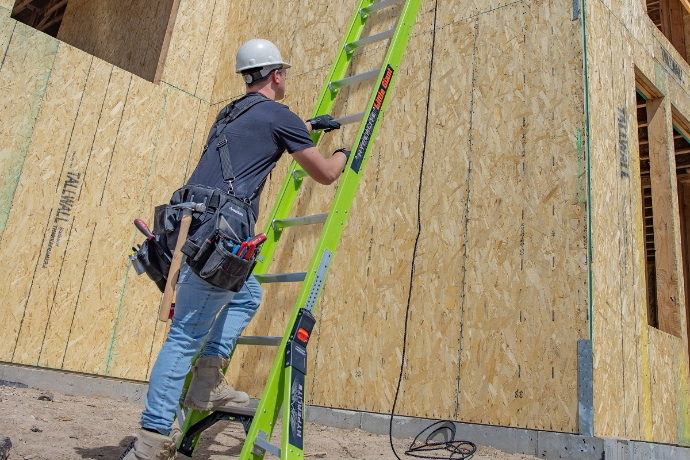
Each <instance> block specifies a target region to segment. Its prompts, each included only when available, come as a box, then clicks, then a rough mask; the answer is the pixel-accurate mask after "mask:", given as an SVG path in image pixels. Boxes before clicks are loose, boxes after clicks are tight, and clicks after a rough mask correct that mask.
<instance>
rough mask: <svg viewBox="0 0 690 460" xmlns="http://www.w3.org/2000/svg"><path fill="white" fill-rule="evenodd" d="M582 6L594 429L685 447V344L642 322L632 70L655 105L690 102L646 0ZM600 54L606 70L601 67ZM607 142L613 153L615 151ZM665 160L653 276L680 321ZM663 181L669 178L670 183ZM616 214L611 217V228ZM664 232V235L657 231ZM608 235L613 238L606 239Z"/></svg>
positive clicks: (663, 132)
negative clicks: (589, 193) (586, 81)
mask: <svg viewBox="0 0 690 460" xmlns="http://www.w3.org/2000/svg"><path fill="white" fill-rule="evenodd" d="M608 7H610V8H611V11H609V10H608ZM587 8H588V9H587V21H588V23H587V35H588V54H589V55H588V66H589V69H590V73H589V83H590V86H589V90H590V101H589V108H590V120H591V121H590V125H591V139H590V142H591V148H592V150H591V154H592V158H591V161H592V167H591V174H592V213H593V216H592V249H593V266H592V269H593V275H594V277H593V286H592V289H593V293H594V317H593V326H594V336H593V342H594V347H595V433H596V434H598V435H603V436H625V437H630V438H634V439H645V440H655V441H657V440H660V439H667V440H668V439H673V441H668V442H679V443H681V444H687V443H688V441H687V440H686V439H685V438H687V437H688V436H687V434H686V433H687V431H688V415H687V410H686V407H687V405H688V399H687V398H688V397H687V384H686V383H685V382H687V375H688V374H687V372H688V371H687V368H686V366H684V365H683V362H682V359H679V358H678V357H679V356H683V355H684V354H685V352H686V350H685V348H683V349H682V350H681V347H683V340H685V338H684V337H679V338H676V339H673V337H672V336H668V335H665V334H664V333H662V332H660V331H659V330H657V329H654V328H650V327H648V326H647V317H646V305H645V279H644V260H643V252H644V251H643V245H644V241H643V233H642V225H643V223H642V217H641V206H642V204H641V202H640V201H641V200H640V178H639V175H640V172H639V148H638V135H637V123H636V116H635V113H636V110H637V107H636V102H635V93H634V86H635V79H634V74H635V73H636V72H637V73H638V75H643V76H644V79H645V80H647V81H648V82H651V83H649V84H650V85H651V86H655V88H653V90H654V92H655V93H657V94H665V95H666V98H664V99H662V100H660V101H662V102H660V103H657V105H658V104H661V105H660V107H668V104H671V105H674V106H675V104H678V105H680V106H685V105H686V104H687V103H688V102H689V101H690V99H689V98H688V93H687V90H685V83H683V82H679V81H678V80H677V76H676V75H674V74H675V73H677V72H675V71H674V70H673V69H672V68H671V67H669V66H670V64H669V62H668V59H667V58H666V59H665V58H664V53H666V54H667V55H673V54H674V53H673V52H672V51H670V44H669V43H668V41H667V40H665V39H664V38H663V36H661V35H660V34H659V33H658V31H657V30H655V27H653V25H651V23H650V22H649V19H648V18H646V11H645V7H644V4H643V2H633V4H631V5H625V4H623V3H619V2H612V3H611V4H610V5H608V6H606V5H604V4H602V3H601V2H598V1H593V2H590V3H589V4H588V7H587ZM636 12H639V14H637V13H636ZM604 23H607V24H608V25H605V24H604ZM662 50H663V51H662ZM606 56H608V59H609V60H610V61H609V62H610V63H609V64H608V68H610V69H611V71H607V70H606V69H604V67H605V66H606V63H605V59H606ZM679 65H680V66H682V67H683V68H682V73H686V72H687V71H688V70H690V67H688V68H686V67H685V65H686V64H685V63H680V64H679ZM607 84H608V85H610V89H608V88H607ZM679 85H680V86H679ZM681 87H682V88H683V89H680V88H681ZM607 101H611V102H607ZM606 104H611V105H610V108H611V109H612V110H609V109H608V108H607V109H605V110H602V106H604V107H606ZM668 110H669V109H664V110H663V111H662V112H663V113H660V115H664V116H660V117H659V118H658V119H657V120H656V123H655V120H654V119H653V120H652V125H653V126H650V129H654V130H655V133H652V136H651V137H652V139H651V140H652V142H653V143H655V145H657V144H659V145H661V144H667V143H668V141H667V137H668V136H669V135H670V129H671V122H670V119H668V116H666V115H668V114H667V112H668ZM610 138H612V139H610ZM655 139H657V140H655ZM624 146H627V149H624ZM612 149H613V152H615V158H614V157H613V156H612V155H611V152H612ZM657 150H659V149H657ZM662 150H665V152H666V153H663V155H661V156H662V157H668V148H666V149H662ZM626 153H627V155H625V154H626ZM602 154H603V155H605V156H602ZM604 158H609V159H608V160H603V159H604ZM669 158H670V157H669ZM625 160H627V168H626V167H625V165H624V163H625ZM668 161H670V160H669V159H667V160H664V164H665V165H666V166H664V164H661V165H659V164H658V161H657V164H658V166H657V168H656V171H657V172H656V173H655V177H656V179H654V180H655V183H657V184H659V185H657V186H656V190H655V187H653V190H654V191H655V194H656V195H657V199H656V201H657V202H658V204H657V203H656V202H655V204H654V210H655V220H659V222H655V228H656V230H657V234H658V235H659V236H658V237H656V239H657V240H663V241H665V242H664V243H659V241H657V242H656V246H657V255H658V257H660V258H661V259H662V263H661V265H663V266H665V267H666V268H663V267H661V268H660V269H659V268H658V271H657V276H661V278H660V282H661V283H663V284H664V286H666V287H665V288H664V289H665V292H666V294H663V295H661V297H660V302H663V303H665V304H666V305H667V308H666V309H665V311H666V312H673V314H674V315H676V318H671V319H670V320H668V318H667V321H666V323H667V325H668V324H676V325H677V324H679V323H680V322H682V321H683V320H682V319H680V318H678V316H680V313H682V309H684V308H685V307H684V305H685V303H684V302H685V300H684V298H683V295H682V292H680V290H679V284H678V281H677V280H678V278H679V277H680V276H681V272H680V265H679V263H678V256H677V255H676V254H678V248H677V245H678V240H679V238H678V235H677V231H676V230H675V227H676V226H677V224H676V223H674V222H675V219H677V217H674V214H676V211H675V210H674V209H675V208H677V206H676V204H675V203H676V200H677V198H676V197H675V186H674V184H673V182H674V181H675V179H673V177H675V174H674V172H673V171H672V169H673V168H672V166H670V165H669V163H668ZM613 165H615V167H616V169H615V175H616V178H615V180H612V179H614V178H613V177H611V178H609V179H608V180H607V179H604V178H605V177H607V174H609V175H610V174H611V173H610V172H607V168H611V167H612V166H613ZM653 168H654V167H653ZM626 173H627V174H626ZM669 180H670V181H671V183H670V184H668V183H666V182H668V181H669ZM659 194H661V195H659ZM597 198H598V199H599V204H597ZM657 208H659V210H658V213H659V214H660V215H659V216H657ZM612 215H616V218H615V222H614V224H613V225H612V224H611V220H612V219H611V216H612ZM597 216H599V218H597ZM662 220H663V222H662ZM662 232H666V233H667V234H666V235H665V236H664V235H661V233H662ZM607 234H608V235H611V237H610V238H608V239H606V235H607ZM659 244H661V245H662V246H663V248H660V247H659ZM663 260H666V262H665V263H664V262H663ZM602 275H604V276H602ZM614 278H617V279H614ZM612 283H613V284H612ZM611 286H613V289H611ZM676 313H677V314H676ZM667 329H668V330H669V331H671V332H672V330H673V328H670V327H667ZM676 332H679V331H676ZM674 340H675V341H677V342H678V343H675V341H674ZM663 341H672V342H673V343H674V345H673V346H671V343H670V342H669V343H668V344H666V343H665V342H664V345H663V346H662V345H660V343H661V342H663ZM674 350H676V351H674Z"/></svg>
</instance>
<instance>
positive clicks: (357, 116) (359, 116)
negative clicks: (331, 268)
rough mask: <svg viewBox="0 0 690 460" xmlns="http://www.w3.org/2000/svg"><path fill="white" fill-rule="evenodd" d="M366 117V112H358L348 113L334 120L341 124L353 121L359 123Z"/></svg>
mask: <svg viewBox="0 0 690 460" xmlns="http://www.w3.org/2000/svg"><path fill="white" fill-rule="evenodd" d="M363 118H364V112H360V113H356V114H354V115H348V116H346V117H340V118H336V119H335V120H334V121H337V122H338V123H340V124H341V125H350V124H352V123H359V122H360V121H362V119H363Z"/></svg>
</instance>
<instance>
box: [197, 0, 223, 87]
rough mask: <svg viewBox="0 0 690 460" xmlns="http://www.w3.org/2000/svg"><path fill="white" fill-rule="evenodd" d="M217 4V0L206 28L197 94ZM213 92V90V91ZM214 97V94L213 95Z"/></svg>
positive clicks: (198, 73)
mask: <svg viewBox="0 0 690 460" xmlns="http://www.w3.org/2000/svg"><path fill="white" fill-rule="evenodd" d="M216 5H218V2H217V1H216V0H214V1H213V9H212V10H211V18H210V19H209V23H208V27H207V28H206V41H205V42H204V51H203V53H201V62H200V63H199V72H197V75H196V85H194V94H196V92H197V90H198V89H199V80H200V79H201V71H202V69H203V68H204V57H206V50H207V49H208V38H209V36H210V35H211V24H212V23H213V16H214V14H213V13H215V11H216ZM212 93H213V92H212ZM211 97H213V94H212V95H211Z"/></svg>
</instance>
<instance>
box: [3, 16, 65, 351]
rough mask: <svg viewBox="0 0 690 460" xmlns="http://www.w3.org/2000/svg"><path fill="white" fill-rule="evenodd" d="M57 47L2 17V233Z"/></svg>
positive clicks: (55, 41)
mask: <svg viewBox="0 0 690 460" xmlns="http://www.w3.org/2000/svg"><path fill="white" fill-rule="evenodd" d="M0 11H6V10H0ZM57 49H58V41H57V40H55V39H53V38H51V37H49V36H47V35H45V34H38V33H36V32H35V31H34V29H31V28H30V27H27V26H25V25H24V24H20V23H17V22H16V21H14V20H12V19H9V18H8V17H6V15H4V14H3V15H2V17H0V55H1V56H2V60H0V88H3V91H2V93H1V94H0V107H2V117H3V123H1V124H0V234H2V232H3V231H4V229H5V225H6V223H7V217H8V215H9V212H10V207H11V206H12V200H13V196H14V194H15V189H16V188H17V183H18V181H19V176H20V174H21V172H22V166H23V164H24V157H25V156H26V154H27V150H28V148H29V143H30V142H31V135H32V133H33V129H34V126H35V123H36V119H37V118H38V114H39V109H40V107H41V101H42V100H43V95H44V93H45V91H46V85H47V84H48V78H49V76H50V72H51V69H52V67H53V63H54V61H55V55H56V54H57ZM17 95H22V97H17ZM0 355H1V354H0Z"/></svg>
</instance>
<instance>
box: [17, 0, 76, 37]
mask: <svg viewBox="0 0 690 460" xmlns="http://www.w3.org/2000/svg"><path fill="white" fill-rule="evenodd" d="M66 8H67V0H18V1H17V2H16V3H15V5H14V9H13V10H12V17H13V18H14V19H16V20H17V21H19V22H23V23H24V24H26V25H28V26H31V27H33V28H34V29H37V30H40V31H41V32H43V33H46V34H48V35H50V36H51V37H57V33H58V30H60V23H62V18H63V16H64V15H65V9H66Z"/></svg>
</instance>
